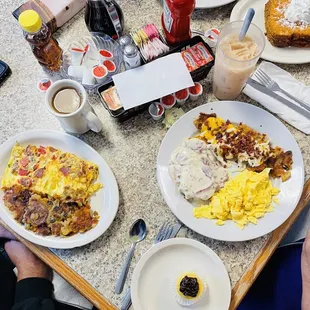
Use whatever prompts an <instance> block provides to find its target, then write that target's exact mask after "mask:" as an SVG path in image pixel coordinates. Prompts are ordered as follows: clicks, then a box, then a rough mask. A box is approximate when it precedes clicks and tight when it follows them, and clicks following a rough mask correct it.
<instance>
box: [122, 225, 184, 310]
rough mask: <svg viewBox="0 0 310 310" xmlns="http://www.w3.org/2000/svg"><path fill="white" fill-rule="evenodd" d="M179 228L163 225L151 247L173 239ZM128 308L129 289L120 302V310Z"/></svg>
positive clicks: (129, 304)
mask: <svg viewBox="0 0 310 310" xmlns="http://www.w3.org/2000/svg"><path fill="white" fill-rule="evenodd" d="M180 228H181V224H179V223H178V224H175V225H171V224H169V223H168V222H166V223H164V224H163V225H162V226H161V228H160V229H159V232H158V233H157V235H156V237H155V239H154V242H153V245H155V244H157V243H159V242H161V241H164V240H167V239H170V238H171V237H175V236H176V234H177V233H178V231H179V230H180ZM130 306H131V291H130V288H129V289H128V290H127V292H126V294H125V296H124V298H123V300H122V306H121V310H128V309H129V307H130Z"/></svg>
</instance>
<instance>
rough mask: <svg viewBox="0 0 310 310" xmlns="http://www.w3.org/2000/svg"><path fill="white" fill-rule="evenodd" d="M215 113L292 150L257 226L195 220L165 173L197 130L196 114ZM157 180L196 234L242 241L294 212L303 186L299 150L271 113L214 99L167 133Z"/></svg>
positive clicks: (279, 223)
mask: <svg viewBox="0 0 310 310" xmlns="http://www.w3.org/2000/svg"><path fill="white" fill-rule="evenodd" d="M200 112H203V113H209V114H210V113H216V114H217V115H218V116H219V117H221V118H223V119H229V120H230V121H232V122H234V123H240V122H243V123H245V124H246V125H248V126H250V127H252V128H253V129H255V130H257V131H259V132H261V133H265V134H267V136H268V137H269V138H270V141H271V143H272V144H273V145H278V146H280V147H282V148H283V149H284V150H286V151H288V150H291V151H292V152H293V161H294V163H293V169H292V171H291V173H292V176H291V178H290V179H289V180H288V181H286V182H284V183H281V186H280V190H281V192H280V194H279V195H278V198H279V201H280V205H276V206H275V208H274V211H273V212H271V213H267V214H265V216H264V217H263V218H261V219H259V220H258V223H257V225H254V224H249V225H247V226H246V227H245V228H244V229H243V230H241V229H240V228H239V227H237V225H236V224H235V223H234V222H233V221H226V222H225V225H224V226H217V225H216V224H215V221H214V220H209V219H196V218H195V217H194V215H193V205H192V204H190V203H189V202H188V201H187V200H186V199H185V198H184V196H183V195H181V194H180V192H179V191H178V189H177V187H176V185H175V184H174V183H173V181H172V180H171V178H170V176H169V173H168V166H169V161H170V157H171V154H172V152H173V151H174V150H175V149H176V148H177V147H178V146H180V145H181V144H182V142H183V141H184V140H185V139H187V138H189V137H191V136H193V135H194V134H195V132H197V129H196V127H195V126H194V124H193V121H194V119H195V118H197V117H198V116H199V113H200ZM157 180H158V183H159V187H160V189H161V192H162V195H163V196H164V199H165V201H166V203H167V205H168V206H169V208H170V209H171V211H172V212H173V213H174V214H175V216H176V217H177V218H178V219H179V220H180V221H181V222H183V223H184V224H185V225H186V226H188V227H189V228H191V229H192V230H194V231H196V232H198V233H199V234H201V235H203V236H206V237H209V238H213V239H217V240H223V241H245V240H250V239H254V238H258V237H261V236H263V235H265V234H268V233H269V232H271V231H273V230H274V229H276V228H277V227H278V226H280V225H281V224H282V223H283V222H284V221H285V220H286V219H287V218H288V217H289V216H290V215H291V213H292V212H293V211H294V209H295V207H296V205H297V203H298V201H299V199H300V196H301V193H302V189H303V185H304V164H303V159H302V155H301V152H300V149H299V147H298V145H297V143H296V141H295V139H294V137H293V136H292V134H291V133H290V132H289V130H288V129H287V128H286V127H285V126H284V125H283V124H282V123H281V122H280V121H279V120H278V119H276V118H275V117H274V116H273V115H271V114H270V113H268V112H266V111H265V110H263V109H260V108H258V107H255V106H254V105H252V104H249V103H244V102H237V101H218V102H210V103H207V104H204V105H202V106H200V107H197V108H196V109H193V110H191V111H189V112H188V113H186V114H185V115H183V116H182V117H181V118H180V119H179V120H178V121H177V122H176V123H175V124H174V125H173V126H172V127H171V128H170V129H169V131H168V132H167V134H166V136H165V138H164V139H163V141H162V143H161V146H160V149H159V152H158V157H157Z"/></svg>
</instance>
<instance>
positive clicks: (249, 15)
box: [239, 8, 255, 41]
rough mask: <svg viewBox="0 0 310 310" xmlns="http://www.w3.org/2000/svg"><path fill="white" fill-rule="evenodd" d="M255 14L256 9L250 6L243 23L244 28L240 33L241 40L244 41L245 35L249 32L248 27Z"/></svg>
mask: <svg viewBox="0 0 310 310" xmlns="http://www.w3.org/2000/svg"><path fill="white" fill-rule="evenodd" d="M254 15H255V10H254V9H252V8H249V9H248V11H247V12H246V15H245V18H244V22H243V25H242V28H241V31H240V34H239V41H243V39H244V38H245V35H246V33H247V32H248V29H249V27H250V25H251V22H252V20H253V17H254Z"/></svg>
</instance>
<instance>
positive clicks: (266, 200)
mask: <svg viewBox="0 0 310 310" xmlns="http://www.w3.org/2000/svg"><path fill="white" fill-rule="evenodd" d="M269 172H270V169H265V170H264V171H262V172H260V173H257V172H254V171H249V170H244V171H243V172H241V173H240V174H239V175H237V176H236V177H234V178H232V179H230V180H229V181H228V182H227V183H225V186H224V187H223V188H222V189H221V190H220V191H219V192H217V193H216V194H214V196H213V197H212V198H211V200H210V203H209V204H208V205H203V206H201V207H198V208H194V211H193V212H194V216H195V217H196V218H207V219H216V220H217V221H216V224H217V225H224V222H225V221H226V220H233V221H234V222H235V223H236V224H237V225H238V227H240V228H241V229H243V228H244V226H245V225H247V224H248V223H249V222H250V223H253V224H257V219H258V218H260V217H263V216H264V215H265V213H266V212H272V211H273V205H272V202H275V203H279V201H278V199H277V197H276V196H277V195H278V194H279V192H280V190H279V189H278V188H275V187H273V186H272V183H271V181H270V179H269Z"/></svg>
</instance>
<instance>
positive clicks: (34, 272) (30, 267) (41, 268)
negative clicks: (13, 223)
mask: <svg viewBox="0 0 310 310" xmlns="http://www.w3.org/2000/svg"><path fill="white" fill-rule="evenodd" d="M4 248H5V251H6V252H7V254H8V256H9V257H10V259H11V261H12V263H13V264H14V265H15V266H16V268H17V270H18V278H17V281H20V280H23V279H26V278H45V279H48V280H52V275H53V273H52V270H51V268H49V267H48V266H47V265H46V264H45V263H44V262H42V261H41V260H40V259H39V258H38V257H37V256H35V255H34V254H33V253H32V252H31V251H30V250H28V249H27V248H26V247H25V246H24V245H23V244H22V243H21V242H19V241H15V240H11V241H8V242H6V243H5V245H4Z"/></svg>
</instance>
